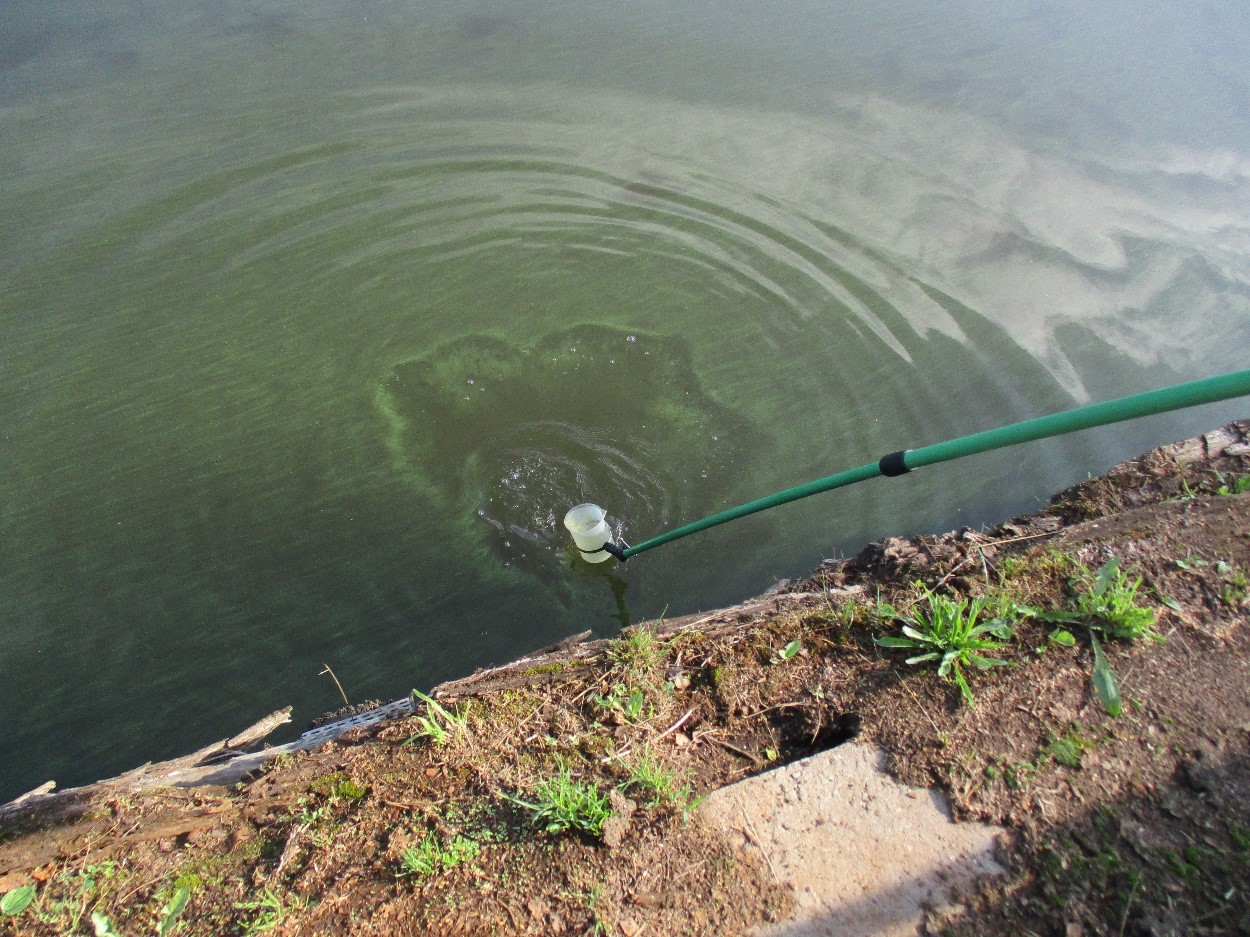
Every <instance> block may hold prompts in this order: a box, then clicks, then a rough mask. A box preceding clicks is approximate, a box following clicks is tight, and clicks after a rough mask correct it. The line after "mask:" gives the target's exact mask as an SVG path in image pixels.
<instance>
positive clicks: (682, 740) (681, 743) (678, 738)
mask: <svg viewBox="0 0 1250 937" xmlns="http://www.w3.org/2000/svg"><path fill="white" fill-rule="evenodd" d="M673 744H674V745H676V746H677V747H678V748H684V747H685V746H687V745H689V744H690V736H688V735H687V734H686V733H685V732H678V733H676V734H674V735H673Z"/></svg>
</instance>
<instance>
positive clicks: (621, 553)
mask: <svg viewBox="0 0 1250 937" xmlns="http://www.w3.org/2000/svg"><path fill="white" fill-rule="evenodd" d="M577 549H579V550H581V551H582V552H583V553H599V552H603V553H611V554H612V555H613V556H615V557H616V558H617V559H618V560H620V561H621V562H622V563H628V562H629V557H628V556H626V555H625V551H626V550H628V549H629V544H628V543H626V542H625V540H624V538H622V539H621V545H620V546H619V547H618V546H617V545H616V544H615V543H613V542H612V541H611V540H609V541H608V542H607V543H605V544H604V545H603V546H601V547H599V548H597V549H594V550H582V548H581V547H578V548H577Z"/></svg>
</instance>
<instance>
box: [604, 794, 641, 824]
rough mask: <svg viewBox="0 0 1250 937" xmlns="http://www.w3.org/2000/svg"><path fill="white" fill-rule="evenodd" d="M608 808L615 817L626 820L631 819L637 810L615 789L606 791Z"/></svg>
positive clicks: (631, 802) (633, 804)
mask: <svg viewBox="0 0 1250 937" xmlns="http://www.w3.org/2000/svg"><path fill="white" fill-rule="evenodd" d="M608 806H609V807H611V808H612V813H614V814H615V815H616V816H618V817H625V818H626V819H628V818H629V817H632V816H633V815H634V811H635V810H636V809H637V805H636V804H635V803H634V802H633V801H632V800H630V799H629V798H628V797H626V796H625V795H624V794H622V793H621V792H620V791H618V790H617V789H616V788H612V790H610V791H608Z"/></svg>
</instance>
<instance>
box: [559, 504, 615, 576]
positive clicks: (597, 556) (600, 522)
mask: <svg viewBox="0 0 1250 937" xmlns="http://www.w3.org/2000/svg"><path fill="white" fill-rule="evenodd" d="M607 517H608V512H607V511H605V510H604V509H603V508H601V507H599V505H597V504H579V505H578V506H577V507H575V508H569V512H568V513H567V514H565V515H564V526H565V527H567V528H568V530H569V533H571V534H572V535H573V542H574V543H576V544H577V548H578V549H579V550H581V551H582V556H583V557H585V559H586V562H588V563H602V562H603V561H604V560H606V559H609V558H611V556H612V554H611V553H609V552H608V551H607V550H604V549H602V547H603V545H604V544H605V543H611V542H612V531H611V530H610V529H608V521H607Z"/></svg>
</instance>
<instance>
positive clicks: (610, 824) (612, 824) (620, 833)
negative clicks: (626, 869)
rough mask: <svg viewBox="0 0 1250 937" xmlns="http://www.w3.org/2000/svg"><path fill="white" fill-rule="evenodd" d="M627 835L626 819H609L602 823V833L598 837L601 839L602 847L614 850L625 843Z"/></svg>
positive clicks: (627, 821) (627, 823)
mask: <svg viewBox="0 0 1250 937" xmlns="http://www.w3.org/2000/svg"><path fill="white" fill-rule="evenodd" d="M628 833H629V818H628V817H609V818H608V819H607V820H605V821H604V822H603V832H602V833H601V834H600V836H601V838H602V839H603V845H605V846H607V847H608V848H609V849H616V848H617V847H618V846H620V845H621V843H623V842H625V836H626V834H628Z"/></svg>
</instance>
